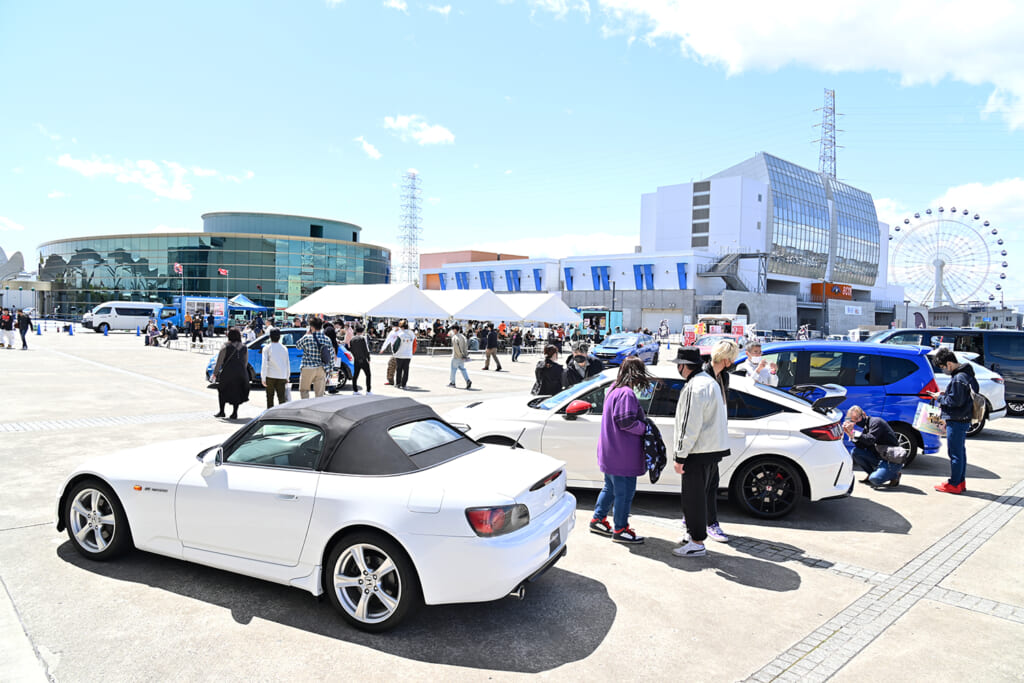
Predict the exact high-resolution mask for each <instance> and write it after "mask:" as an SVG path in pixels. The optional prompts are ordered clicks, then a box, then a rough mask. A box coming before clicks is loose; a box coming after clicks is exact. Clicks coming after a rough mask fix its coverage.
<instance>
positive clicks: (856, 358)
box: [807, 351, 871, 387]
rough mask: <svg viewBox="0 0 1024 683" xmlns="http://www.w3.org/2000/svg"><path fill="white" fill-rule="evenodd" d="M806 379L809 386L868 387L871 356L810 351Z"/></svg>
mask: <svg viewBox="0 0 1024 683" xmlns="http://www.w3.org/2000/svg"><path fill="white" fill-rule="evenodd" d="M807 379H808V381H809V382H810V383H811V384H829V383H831V384H839V385H841V386H847V387H865V386H870V384H871V356H870V355H868V354H866V353H851V352H837V351H811V352H810V364H809V366H808V368H807Z"/></svg>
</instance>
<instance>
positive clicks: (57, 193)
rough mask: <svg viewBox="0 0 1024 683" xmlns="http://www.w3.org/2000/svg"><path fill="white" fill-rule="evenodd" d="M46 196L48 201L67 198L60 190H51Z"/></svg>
mask: <svg viewBox="0 0 1024 683" xmlns="http://www.w3.org/2000/svg"><path fill="white" fill-rule="evenodd" d="M46 196H47V197H49V198H50V199H62V198H64V197H67V194H65V193H64V192H61V191H60V190H53V191H51V192H50V193H49V194H48V195H46Z"/></svg>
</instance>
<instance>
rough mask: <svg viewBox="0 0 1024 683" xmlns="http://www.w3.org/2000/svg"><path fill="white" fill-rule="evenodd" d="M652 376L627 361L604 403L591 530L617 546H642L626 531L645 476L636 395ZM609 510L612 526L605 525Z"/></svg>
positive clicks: (642, 424) (641, 414) (640, 364)
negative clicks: (600, 479)
mask: <svg viewBox="0 0 1024 683" xmlns="http://www.w3.org/2000/svg"><path fill="white" fill-rule="evenodd" d="M650 386H651V376H650V375H649V374H647V366H645V365H644V362H643V361H642V360H640V359H639V358H635V357H634V358H627V359H626V360H625V361H624V362H623V363H622V367H620V368H619V375H618V377H617V378H616V380H615V383H614V384H613V385H612V388H611V391H609V392H608V395H607V396H605V399H604V411H603V412H602V415H601V435H600V438H599V439H598V442H597V463H598V467H600V469H601V471H602V472H603V473H604V488H602V489H601V493H600V495H598V497H597V504H596V505H595V506H594V517H593V519H591V520H590V530H591V531H592V532H593V533H595V534H600V535H602V536H611V537H612V540H613V541H615V542H617V543H643V542H644V538H643V536H638V535H637V533H636V532H635V531H633V529H631V528H630V527H629V510H630V507H632V505H633V496H634V494H635V493H636V478H637V477H639V476H641V475H642V474H645V473H646V472H647V467H646V465H645V462H644V445H643V444H644V431H645V429H646V423H645V421H646V419H647V416H646V415H645V414H644V411H643V408H641V407H640V402H639V401H638V400H637V396H636V393H635V392H636V391H647V390H648V389H649V388H650ZM609 510H612V519H613V521H614V526H613V525H609V524H608V519H607V515H608V511H609Z"/></svg>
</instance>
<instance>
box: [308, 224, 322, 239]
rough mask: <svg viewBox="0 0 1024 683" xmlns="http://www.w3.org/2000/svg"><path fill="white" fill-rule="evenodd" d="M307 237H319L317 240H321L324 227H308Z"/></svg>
mask: <svg viewBox="0 0 1024 683" xmlns="http://www.w3.org/2000/svg"><path fill="white" fill-rule="evenodd" d="M309 236H310V237H319V238H321V239H323V236H324V226H322V225H310V226H309Z"/></svg>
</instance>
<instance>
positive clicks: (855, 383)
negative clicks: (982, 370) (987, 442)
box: [740, 341, 941, 463]
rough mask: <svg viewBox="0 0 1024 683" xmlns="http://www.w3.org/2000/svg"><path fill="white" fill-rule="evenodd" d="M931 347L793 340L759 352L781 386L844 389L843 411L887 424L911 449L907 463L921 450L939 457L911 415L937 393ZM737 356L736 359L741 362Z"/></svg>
mask: <svg viewBox="0 0 1024 683" xmlns="http://www.w3.org/2000/svg"><path fill="white" fill-rule="evenodd" d="M928 351H929V349H927V348H924V347H920V346H894V345H891V344H871V343H863V342H835V341H795V342H775V343H771V344H765V345H764V347H763V349H762V352H763V354H764V359H765V361H767V362H768V363H769V367H774V371H775V374H776V376H777V377H778V378H779V384H778V386H779V388H780V389H783V388H789V387H793V386H796V385H800V384H838V385H839V386H842V387H845V388H846V400H845V401H843V403H842V404H840V406H839V408H840V409H841V410H842V411H843V412H844V413H845V412H846V410H847V409H848V408H849V407H850V406H853V405H859V406H860V407H861V408H863V409H864V412H865V413H867V414H868V415H871V416H873V417H880V418H882V419H884V420H886V421H887V422H888V423H889V424H890V425H891V426H892V428H893V430H894V431H895V432H896V434H897V436H899V438H900V445H902V446H904V447H905V448H907V450H909V451H910V459H909V460H908V463H909V462H910V460H913V458H915V457H916V456H917V453H918V452H919V451H921V450H923V451H924V452H925V453H927V454H929V455H931V454H933V453H938V452H939V448H940V445H941V441H940V439H939V437H938V436H935V435H934V434H923V433H921V432H920V431H918V430H917V429H915V428H914V426H913V424H914V415H915V414H916V412H917V406H918V405H919V404H920V403H921V401H930V400H931V396H929V395H928V392H931V391H938V390H939V385H938V384H937V383H936V381H935V373H934V372H933V371H932V366H931V364H930V363H929V362H928ZM743 358H744V357H741V359H740V360H743Z"/></svg>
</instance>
